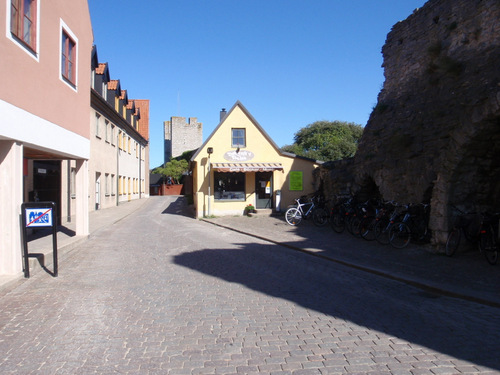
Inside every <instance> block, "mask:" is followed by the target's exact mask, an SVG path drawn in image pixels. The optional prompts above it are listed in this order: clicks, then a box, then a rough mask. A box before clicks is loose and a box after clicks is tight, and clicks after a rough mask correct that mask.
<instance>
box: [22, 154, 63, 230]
mask: <svg viewBox="0 0 500 375" xmlns="http://www.w3.org/2000/svg"><path fill="white" fill-rule="evenodd" d="M29 201H31V202H38V201H40V202H54V203H55V204H56V209H57V225H61V161H60V160H34V161H33V191H31V192H30V194H29Z"/></svg>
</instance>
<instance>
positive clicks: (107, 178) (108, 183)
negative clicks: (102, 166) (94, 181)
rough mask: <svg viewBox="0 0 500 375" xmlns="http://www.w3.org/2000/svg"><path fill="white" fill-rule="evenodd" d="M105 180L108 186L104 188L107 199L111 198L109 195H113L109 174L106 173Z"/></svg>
mask: <svg viewBox="0 0 500 375" xmlns="http://www.w3.org/2000/svg"><path fill="white" fill-rule="evenodd" d="M104 176H105V179H104V182H105V184H106V186H105V187H104V189H105V191H104V194H106V196H107V197H109V195H110V194H111V193H110V187H111V185H110V181H109V173H106V174H105V175H104Z"/></svg>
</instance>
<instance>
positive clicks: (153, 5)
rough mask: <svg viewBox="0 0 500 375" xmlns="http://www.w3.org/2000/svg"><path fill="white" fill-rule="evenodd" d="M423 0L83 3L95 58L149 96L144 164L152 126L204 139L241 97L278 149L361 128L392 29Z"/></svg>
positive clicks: (153, 150)
mask: <svg viewBox="0 0 500 375" xmlns="http://www.w3.org/2000/svg"><path fill="white" fill-rule="evenodd" d="M425 2H426V0H175V1H174V0H149V1H137V0H105V1H103V0H89V9H90V16H91V19H92V27H93V31H94V43H95V44H96V46H97V52H98V57H99V62H107V63H108V64H109V69H110V75H111V79H119V80H120V83H121V86H122V89H126V90H127V92H128V97H129V98H131V99H149V100H150V124H149V126H150V134H149V136H150V167H151V168H153V167H156V166H159V165H160V164H162V163H163V121H167V120H169V119H170V117H171V116H182V117H197V118H198V121H200V122H202V123H203V140H205V139H206V138H207V137H208V136H209V135H210V133H211V132H212V131H213V129H214V128H215V127H216V126H217V125H218V123H219V112H220V110H221V109H222V108H227V109H230V108H231V107H232V106H233V104H234V103H235V102H236V101H237V100H240V101H241V102H242V104H243V105H244V106H245V107H246V108H247V109H248V110H249V111H250V113H251V114H252V115H253V116H254V117H255V119H256V120H257V121H258V122H259V124H260V125H261V126H262V127H263V128H264V129H265V130H266V132H267V133H268V134H269V135H270V136H271V138H272V139H273V140H274V141H275V142H276V144H277V145H278V146H284V145H287V144H292V143H293V137H294V134H295V133H296V132H297V131H298V130H300V129H301V128H303V127H305V126H307V125H308V124H311V123H313V122H314V121H318V120H329V121H334V120H340V121H348V122H355V123H358V124H361V125H366V122H367V120H368V117H369V115H370V112H371V110H372V108H373V106H374V105H375V104H376V102H377V95H378V93H379V91H380V89H381V88H382V84H383V82H384V76H383V69H382V67H381V65H382V62H383V60H382V54H381V49H382V46H383V45H384V43H385V39H386V36H387V34H388V33H389V31H390V30H391V28H392V26H393V25H394V24H395V23H397V22H398V21H400V20H404V19H406V18H407V17H408V16H409V15H411V14H412V12H413V11H414V9H416V8H419V7H422V6H423V5H424V4H425Z"/></svg>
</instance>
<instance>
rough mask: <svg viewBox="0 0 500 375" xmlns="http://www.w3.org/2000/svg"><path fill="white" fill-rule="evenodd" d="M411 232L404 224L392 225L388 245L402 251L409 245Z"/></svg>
mask: <svg viewBox="0 0 500 375" xmlns="http://www.w3.org/2000/svg"><path fill="white" fill-rule="evenodd" d="M410 237H411V230H410V227H409V226H408V225H406V223H403V222H399V223H394V224H393V225H392V226H391V229H390V230H389V243H390V244H391V245H392V246H393V247H395V248H396V249H402V248H404V247H406V246H407V245H408V244H409V243H410Z"/></svg>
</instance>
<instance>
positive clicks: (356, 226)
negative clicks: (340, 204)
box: [348, 216, 361, 237]
mask: <svg viewBox="0 0 500 375" xmlns="http://www.w3.org/2000/svg"><path fill="white" fill-rule="evenodd" d="M349 224H350V225H349V228H348V230H349V229H350V230H349V232H351V234H352V235H353V236H354V237H361V218H360V217H359V216H354V217H353V218H352V219H351V221H350V222H349Z"/></svg>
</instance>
